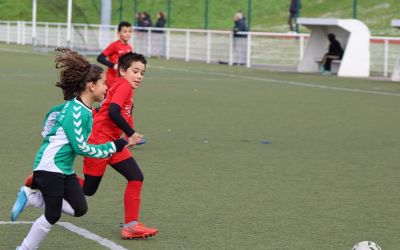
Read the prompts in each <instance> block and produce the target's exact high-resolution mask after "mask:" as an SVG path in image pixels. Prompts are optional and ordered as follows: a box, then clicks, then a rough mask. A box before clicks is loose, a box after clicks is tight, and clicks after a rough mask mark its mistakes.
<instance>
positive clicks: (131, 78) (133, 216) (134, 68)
mask: <svg viewBox="0 0 400 250" xmlns="http://www.w3.org/2000/svg"><path fill="white" fill-rule="evenodd" d="M146 64H147V61H146V59H145V58H144V56H143V55H141V54H136V53H132V52H129V53H126V54H124V55H122V56H121V57H120V58H119V59H118V70H119V74H120V77H119V78H118V80H117V81H116V82H115V85H114V86H113V87H112V88H111V89H109V91H108V92H107V97H106V99H105V100H104V101H103V103H102V105H101V107H100V109H99V111H98V113H97V114H96V115H95V117H94V123H93V131H92V134H91V135H90V138H89V143H95V144H99V143H104V142H107V141H110V140H116V139H118V138H121V136H122V135H123V134H125V136H126V137H127V138H128V143H129V145H133V144H136V143H137V142H138V141H139V140H141V139H142V137H143V136H142V135H141V134H139V133H137V132H136V131H135V129H134V128H133V124H132V108H133V92H134V90H135V89H137V88H138V87H139V86H140V85H141V83H142V80H143V77H144V73H145V70H146ZM83 164H84V165H83V173H84V175H85V179H84V181H83V180H81V182H83V191H84V193H85V195H88V196H91V195H94V194H95V192H96V191H97V188H98V187H99V185H100V182H101V179H102V177H103V175H104V173H105V171H106V166H107V165H110V166H111V167H112V168H113V169H114V170H116V171H117V172H118V173H120V174H121V175H122V176H124V177H125V179H126V181H127V184H126V188H125V194H124V208H125V224H124V225H123V228H122V231H121V236H122V238H123V239H132V238H145V237H149V236H154V235H156V234H157V233H158V230H157V229H155V228H148V227H146V226H145V225H144V224H143V223H140V222H139V208H140V194H141V189H142V184H143V174H142V171H141V170H140V168H139V165H138V164H137V162H136V161H135V159H134V158H133V156H132V153H131V151H129V150H128V149H127V148H125V149H123V150H122V152H119V153H116V154H114V155H112V156H111V157H109V158H104V159H93V158H88V157H85V158H84V160H83Z"/></svg>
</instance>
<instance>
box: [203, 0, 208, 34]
mask: <svg viewBox="0 0 400 250" xmlns="http://www.w3.org/2000/svg"><path fill="white" fill-rule="evenodd" d="M204 29H205V30H208V0H204Z"/></svg>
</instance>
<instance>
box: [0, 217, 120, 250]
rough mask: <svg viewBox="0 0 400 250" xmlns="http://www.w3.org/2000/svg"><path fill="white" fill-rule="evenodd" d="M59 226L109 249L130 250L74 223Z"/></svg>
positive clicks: (19, 222)
mask: <svg viewBox="0 0 400 250" xmlns="http://www.w3.org/2000/svg"><path fill="white" fill-rule="evenodd" d="M32 223H33V222H32V221H16V222H13V221H0V225H13V224H32ZM57 225H59V226H61V227H63V228H65V229H67V230H69V231H71V232H73V233H76V234H78V235H80V236H83V237H85V238H86V239H89V240H92V241H95V242H97V243H98V244H99V245H102V246H105V247H107V248H108V249H111V250H128V249H126V248H124V247H122V246H120V245H118V244H116V243H115V242H113V241H111V240H109V239H106V238H103V237H101V236H99V235H97V234H95V233H92V232H90V231H88V230H86V229H84V228H81V227H78V226H75V225H74V224H72V223H69V222H57Z"/></svg>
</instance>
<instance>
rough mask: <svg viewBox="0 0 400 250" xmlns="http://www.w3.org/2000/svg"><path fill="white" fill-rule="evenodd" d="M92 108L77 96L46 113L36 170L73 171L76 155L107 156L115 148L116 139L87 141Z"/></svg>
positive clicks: (67, 172)
mask: <svg viewBox="0 0 400 250" xmlns="http://www.w3.org/2000/svg"><path fill="white" fill-rule="evenodd" d="M92 123H93V118H92V111H91V110H90V109H89V108H88V107H86V106H85V105H84V104H83V103H82V102H81V101H79V100H77V99H76V98H74V99H73V100H70V101H68V102H66V103H64V104H61V105H58V106H55V107H53V108H52V109H51V110H50V111H49V112H48V113H47V115H46V118H45V121H44V123H43V125H44V127H43V131H42V135H43V136H44V140H43V143H42V146H41V147H40V149H39V151H38V153H37V154H36V158H35V162H34V165H33V171H38V170H43V171H49V172H57V173H63V174H66V175H70V174H73V173H74V167H73V164H74V160H75V158H76V156H77V155H82V156H86V157H93V158H107V157H110V156H111V155H112V154H113V153H115V152H116V147H115V144H114V142H107V143H104V144H98V145H94V144H88V143H87V140H88V137H89V135H90V133H91V131H92Z"/></svg>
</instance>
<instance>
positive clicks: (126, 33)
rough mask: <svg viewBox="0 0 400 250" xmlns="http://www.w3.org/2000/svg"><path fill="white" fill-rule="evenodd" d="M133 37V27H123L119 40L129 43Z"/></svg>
mask: <svg viewBox="0 0 400 250" xmlns="http://www.w3.org/2000/svg"><path fill="white" fill-rule="evenodd" d="M131 37H132V27H122V28H121V31H120V32H119V38H120V39H121V40H122V41H123V42H125V43H127V42H129V40H131Z"/></svg>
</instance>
